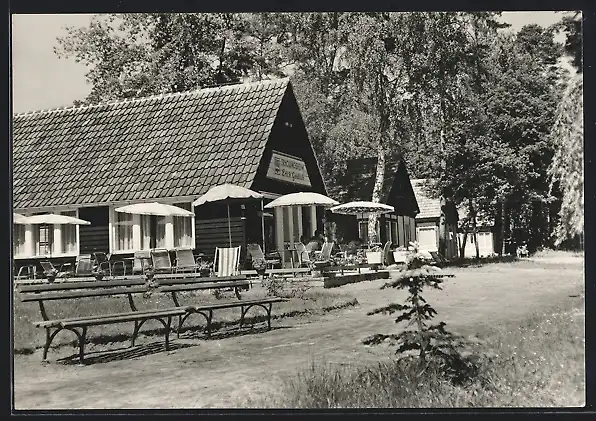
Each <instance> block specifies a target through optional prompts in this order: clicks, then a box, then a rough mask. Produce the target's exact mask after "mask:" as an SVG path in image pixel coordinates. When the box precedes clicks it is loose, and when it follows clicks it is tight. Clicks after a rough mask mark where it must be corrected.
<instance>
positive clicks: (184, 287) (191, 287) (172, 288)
mask: <svg viewBox="0 0 596 421" xmlns="http://www.w3.org/2000/svg"><path fill="white" fill-rule="evenodd" d="M249 286H250V282H249V281H233V282H215V283H213V282H211V283H209V282H207V283H194V284H179V285H165V286H161V285H160V286H159V287H158V288H157V292H177V291H195V290H203V289H219V288H232V287H249Z"/></svg>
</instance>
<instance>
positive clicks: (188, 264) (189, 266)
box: [174, 249, 199, 273]
mask: <svg viewBox="0 0 596 421" xmlns="http://www.w3.org/2000/svg"><path fill="white" fill-rule="evenodd" d="M174 270H175V271H176V273H178V272H187V271H191V272H194V273H196V272H197V271H198V270H199V265H198V264H197V262H196V261H195V257H194V255H193V254H192V249H176V266H174Z"/></svg>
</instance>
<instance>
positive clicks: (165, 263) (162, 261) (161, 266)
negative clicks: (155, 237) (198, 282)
mask: <svg viewBox="0 0 596 421" xmlns="http://www.w3.org/2000/svg"><path fill="white" fill-rule="evenodd" d="M151 262H152V264H153V271H154V272H155V273H158V272H161V273H172V269H173V268H172V260H170V252H169V251H168V250H167V249H153V250H151Z"/></svg>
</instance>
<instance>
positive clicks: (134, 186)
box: [13, 79, 288, 209]
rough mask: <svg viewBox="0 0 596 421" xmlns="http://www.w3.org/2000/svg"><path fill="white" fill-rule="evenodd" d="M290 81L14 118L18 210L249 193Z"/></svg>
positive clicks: (210, 89)
mask: <svg viewBox="0 0 596 421" xmlns="http://www.w3.org/2000/svg"><path fill="white" fill-rule="evenodd" d="M287 86H288V79H279V80H275V81H266V82H258V83H251V84H239V85H230V86H225V87H218V88H208V89H201V90H197V91H191V92H184V93H177V94H169V95H163V96H153V97H147V98H140V99H134V100H125V101H119V102H113V103H108V104H100V105H94V106H87V107H78V108H68V109H59V110H49V111H40V112H34V113H28V114H18V115H15V116H13V201H14V203H13V207H14V208H17V209H18V208H33V207H48V206H60V205H82V204H89V203H106V202H108V203H109V202H117V201H133V200H140V199H159V198H170V197H182V196H197V197H198V196H199V195H201V194H203V193H205V192H206V191H207V190H208V189H209V188H210V187H213V186H214V185H217V184H222V183H231V184H237V185H240V186H243V187H250V185H251V184H252V182H253V179H254V176H255V173H256V170H257V168H258V166H259V163H260V159H261V157H262V155H263V152H264V148H265V145H266V143H267V140H268V138H269V134H270V131H271V128H272V127H273V123H274V121H275V118H276V116H277V112H278V109H279V107H280V104H281V101H282V98H283V96H284V93H285V92H286V89H287Z"/></svg>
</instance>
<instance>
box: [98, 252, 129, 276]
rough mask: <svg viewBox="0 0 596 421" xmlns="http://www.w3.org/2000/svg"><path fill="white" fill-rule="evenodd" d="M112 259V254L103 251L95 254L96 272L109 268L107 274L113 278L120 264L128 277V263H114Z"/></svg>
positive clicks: (119, 261)
mask: <svg viewBox="0 0 596 421" xmlns="http://www.w3.org/2000/svg"><path fill="white" fill-rule="evenodd" d="M111 258H112V255H111V254H110V253H104V252H103V251H96V252H94V253H93V259H94V260H95V270H99V269H101V270H104V271H105V270H106V268H107V272H108V273H109V274H110V276H113V275H114V273H113V271H114V269H115V268H116V265H118V264H120V265H122V274H123V275H126V263H125V262H124V260H116V261H112V260H111Z"/></svg>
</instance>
